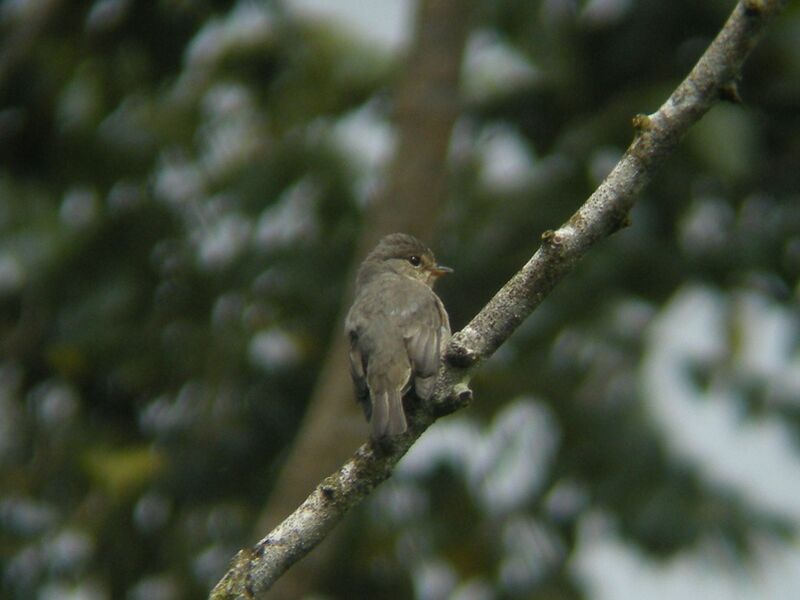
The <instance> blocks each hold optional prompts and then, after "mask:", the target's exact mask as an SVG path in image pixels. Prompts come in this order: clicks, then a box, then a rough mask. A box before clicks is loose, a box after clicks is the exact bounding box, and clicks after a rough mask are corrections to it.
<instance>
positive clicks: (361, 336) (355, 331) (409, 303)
mask: <svg viewBox="0 0 800 600" xmlns="http://www.w3.org/2000/svg"><path fill="white" fill-rule="evenodd" d="M452 271H453V270H452V269H450V268H449V267H444V266H442V265H439V264H437V263H436V259H435V258H434V256H433V252H431V251H430V249H429V248H428V247H427V246H425V244H423V243H422V242H420V241H419V240H418V239H416V238H415V237H412V236H410V235H407V234H405V233H393V234H391V235H387V236H386V237H384V238H383V239H382V240H381V241H380V242H379V243H378V245H377V246H376V247H375V249H374V250H373V251H372V252H371V253H370V254H369V255H368V256H367V258H366V259H364V262H363V263H362V264H361V267H360V268H359V270H358V276H357V278H356V293H355V300H354V301H353V306H352V307H350V312H349V313H348V314H347V319H346V321H345V331H346V333H347V336H348V338H349V340H350V372H351V374H352V376H353V382H354V384H355V388H356V397H357V398H358V401H359V403H360V404H361V406H362V408H363V409H364V414H365V415H366V417H367V420H369V421H371V423H372V437H373V439H379V438H383V437H385V436H393V435H398V434H400V433H403V432H404V431H405V430H406V429H407V427H408V426H407V424H406V415H405V412H404V410H403V396H405V395H406V394H407V393H408V392H409V391H410V390H411V389H412V388H413V390H414V393H415V394H416V395H417V397H419V398H421V399H423V400H427V399H428V398H430V395H431V393H432V392H433V387H434V383H435V382H436V373H437V372H438V370H439V355H440V354H441V351H442V349H443V348H444V347H445V345H446V344H447V341H448V340H449V339H450V321H449V319H448V317H447V312H445V310H444V305H443V304H442V301H441V300H440V299H439V297H438V296H437V295H436V294H435V293H434V292H433V284H434V283H435V282H436V280H437V279H438V278H439V277H441V276H442V275H444V274H446V273H452Z"/></svg>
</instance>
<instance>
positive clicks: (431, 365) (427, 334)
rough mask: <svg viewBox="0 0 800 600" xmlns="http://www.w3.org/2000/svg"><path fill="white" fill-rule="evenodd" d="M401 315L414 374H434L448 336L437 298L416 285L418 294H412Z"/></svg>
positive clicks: (444, 316)
mask: <svg viewBox="0 0 800 600" xmlns="http://www.w3.org/2000/svg"><path fill="white" fill-rule="evenodd" d="M401 317H402V318H401V329H402V332H403V339H404V340H405V343H406V350H407V352H408V357H409V359H410V360H411V364H412V366H413V369H414V374H415V376H417V377H422V378H425V377H431V376H433V375H436V372H437V371H438V370H439V354H440V353H441V351H442V348H443V347H444V345H445V344H446V343H447V340H448V339H449V337H450V323H449V321H448V319H447V313H446V312H445V310H444V307H443V306H442V302H441V300H439V298H438V297H437V296H436V294H434V293H433V290H431V289H430V288H429V287H427V286H425V285H422V284H420V290H419V293H417V294H414V298H413V300H412V301H411V302H409V303H408V305H407V307H406V308H405V310H404V311H403V314H402V315H401Z"/></svg>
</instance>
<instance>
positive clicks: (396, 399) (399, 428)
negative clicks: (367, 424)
mask: <svg viewBox="0 0 800 600" xmlns="http://www.w3.org/2000/svg"><path fill="white" fill-rule="evenodd" d="M406 429H408V425H407V423H406V414H405V411H404V410H403V395H402V394H401V392H400V390H389V391H386V392H381V393H378V394H373V398H372V437H373V438H375V439H379V438H382V437H386V436H392V435H399V434H401V433H403V432H404V431H405V430H406Z"/></svg>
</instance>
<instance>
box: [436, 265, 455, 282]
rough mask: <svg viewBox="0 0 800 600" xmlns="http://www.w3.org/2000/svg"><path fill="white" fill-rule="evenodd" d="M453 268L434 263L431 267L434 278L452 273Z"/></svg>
mask: <svg viewBox="0 0 800 600" xmlns="http://www.w3.org/2000/svg"><path fill="white" fill-rule="evenodd" d="M452 272H453V269H451V268H450V267H445V266H444V265H434V266H433V268H432V269H431V275H432V276H433V278H434V279H438V278H439V277H441V276H442V275H447V274H448V273H452Z"/></svg>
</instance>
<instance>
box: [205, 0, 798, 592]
mask: <svg viewBox="0 0 800 600" xmlns="http://www.w3.org/2000/svg"><path fill="white" fill-rule="evenodd" d="M786 3H787V2H786V0H748V1H743V2H739V3H738V4H737V5H736V7H735V9H734V10H733V13H732V14H731V16H730V17H729V18H728V21H727V22H726V23H725V25H724V27H723V28H722V30H721V31H720V32H719V34H718V35H717V37H716V38H715V39H714V41H713V42H712V43H711V45H710V46H709V48H708V49H707V50H706V52H705V53H704V54H703V56H702V57H701V58H700V60H699V61H698V62H697V64H696V65H695V66H694V68H693V69H692V71H691V73H689V75H688V77H687V78H686V79H685V80H684V81H683V82H682V83H681V84H680V85H679V86H678V88H677V89H676V90H675V91H674V92H673V93H672V95H671V96H670V97H669V98H668V99H667V101H666V102H665V103H664V104H663V105H662V106H661V107H660V108H659V109H658V111H656V112H655V113H653V114H651V115H638V116H636V117H635V118H634V120H633V121H634V123H633V124H634V127H635V129H636V136H635V139H634V140H633V142H632V143H631V145H630V146H629V147H628V149H627V151H626V152H625V154H624V155H623V157H622V158H621V159H620V161H619V162H618V163H617V165H616V166H615V167H614V169H613V170H612V171H611V173H610V174H609V175H608V177H607V178H606V179H605V181H603V183H602V184H601V185H600V187H598V188H597V190H596V191H595V192H594V193H593V194H592V195H591V196H590V197H589V199H588V200H587V201H586V202H585V203H584V204H583V206H581V207H580V209H579V210H578V211H577V212H576V213H575V214H574V215H573V216H572V217H571V218H570V219H569V220H568V221H567V222H566V223H565V224H563V225H562V226H561V227H560V228H559V229H557V230H555V231H547V232H545V233H544V234H543V235H542V243H541V246H540V247H539V249H538V250H537V251H536V253H535V254H534V255H533V257H532V258H531V259H530V260H529V261H528V263H527V264H526V265H525V266H524V267H523V268H522V269H521V270H520V271H519V272H518V273H517V274H516V275H514V277H512V278H511V280H510V281H509V282H508V283H507V284H506V285H505V286H503V288H502V289H501V290H500V291H499V292H497V294H495V296H494V297H493V298H492V299H491V300H490V301H489V303H488V304H487V305H486V306H485V307H484V308H483V309H482V310H481V311H480V312H479V313H478V315H477V316H475V318H474V319H472V321H471V322H470V323H469V324H468V325H467V326H466V327H464V329H462V330H461V331H459V332H458V333H456V334H455V335H454V336H453V339H452V341H451V343H450V345H449V347H448V349H447V351H446V354H445V364H444V365H443V367H442V369H441V370H440V373H439V379H438V382H437V388H436V392H435V394H434V400H433V404H432V405H431V406H430V407H423V409H422V410H418V411H415V413H414V414H412V415H410V417H411V419H410V428H409V431H407V432H406V433H405V434H404V435H402V436H400V437H399V438H397V439H395V440H393V441H392V443H391V444H387V445H386V446H385V447H383V446H382V447H378V446H375V445H373V444H372V443H367V444H364V445H363V446H361V448H359V450H358V451H357V452H356V453H355V455H354V456H353V457H352V458H351V459H350V460H349V461H348V462H347V463H345V465H344V466H342V467H341V468H340V469H339V470H338V471H337V472H336V473H334V474H333V475H331V476H329V477H327V478H326V479H325V480H323V481H322V483H320V484H319V485H318V486H317V488H316V489H315V490H314V492H313V493H312V494H311V495H310V496H309V497H308V498H307V499H306V500H305V502H303V504H301V505H300V507H299V508H298V509H297V510H295V511H294V512H293V513H292V514H291V515H290V516H289V517H288V518H287V519H286V520H285V521H283V523H281V524H280V525H279V526H278V527H276V528H275V529H273V530H272V531H271V532H270V533H269V534H268V535H267V536H266V537H265V538H263V539H262V540H261V541H260V542H258V543H257V544H256V545H255V546H254V547H253V548H250V549H245V550H241V551H240V552H239V553H238V554H237V555H236V557H235V558H234V560H233V564H232V565H231V568H230V569H229V570H228V572H227V573H226V574H225V576H224V577H223V578H222V580H221V581H220V582H219V583H218V584H217V586H216V587H215V588H214V590H213V591H212V592H211V596H210V598H211V600H220V599H243V598H256V597H260V596H262V595H263V594H264V593H265V592H266V591H267V590H268V589H269V588H270V586H271V585H272V584H273V583H274V582H275V581H276V580H277V579H278V578H279V577H280V576H281V575H282V574H283V573H284V572H285V571H286V570H287V569H288V568H289V567H290V566H291V565H292V564H293V563H295V562H296V561H298V560H299V559H301V558H302V557H303V556H305V555H306V554H307V553H308V552H309V551H310V550H311V549H312V548H314V546H315V545H316V544H318V543H319V542H320V541H321V540H322V539H323V538H324V537H325V536H326V535H327V534H328V532H329V531H330V530H331V529H333V527H334V526H335V525H336V524H337V523H338V522H339V520H340V519H341V518H342V516H343V515H344V514H345V513H346V512H347V511H348V510H350V509H351V508H353V507H354V506H355V505H356V504H358V503H359V502H360V501H361V500H363V499H364V498H365V497H366V496H367V495H369V494H370V493H371V491H372V490H373V489H374V488H375V486H377V485H378V484H380V483H381V482H382V481H384V480H385V479H387V478H388V477H389V476H390V474H391V472H392V470H393V468H394V466H395V465H396V464H397V462H398V461H399V460H400V459H401V458H402V457H403V455H404V454H405V453H406V452H407V451H408V449H409V448H410V447H411V446H412V445H413V443H414V442H415V441H416V440H417V438H418V437H419V436H420V435H421V434H422V432H423V431H425V430H426V429H427V428H428V427H429V426H430V425H431V424H432V423H433V422H434V421H435V420H436V419H437V418H438V417H440V416H441V415H442V414H445V413H449V412H452V411H454V410H458V409H459V408H462V407H464V406H465V405H466V404H468V403H469V401H470V400H471V396H472V394H471V392H470V391H469V389H468V388H467V387H466V385H465V384H464V383H463V382H464V380H465V378H466V377H467V375H468V372H469V370H470V369H472V368H474V366H475V365H476V363H478V362H479V361H480V360H482V359H486V358H488V357H490V356H491V355H492V354H493V353H494V352H495V351H496V350H497V349H498V348H499V347H500V346H501V345H502V344H503V343H504V342H505V341H506V340H507V339H508V337H509V336H510V335H511V333H513V331H514V330H515V329H516V328H517V327H518V326H519V325H520V323H522V321H523V320H524V319H525V318H527V316H528V315H529V314H530V313H531V312H532V311H533V310H534V309H535V308H536V307H537V306H538V305H539V304H540V303H541V302H542V300H543V299H544V298H545V297H546V296H547V294H549V293H550V291H551V290H552V289H553V288H554V287H555V285H556V284H557V283H558V282H559V281H560V280H561V279H562V278H563V277H564V276H565V275H566V274H567V273H569V272H570V271H571V270H572V268H573V267H574V266H575V264H576V263H577V261H578V260H579V259H580V258H581V257H582V256H583V255H584V254H585V253H586V252H587V251H588V249H589V248H590V247H591V246H592V245H593V244H595V243H596V242H598V241H599V240H601V239H604V238H606V237H608V236H609V235H611V234H612V233H614V232H615V231H617V230H618V229H620V228H621V227H624V226H626V225H627V224H628V211H629V210H630V209H631V207H632V206H633V202H634V199H635V197H636V194H637V193H638V192H639V191H640V190H641V189H642V188H643V187H644V186H645V185H646V184H647V183H648V182H649V181H650V179H651V178H652V176H653V173H654V171H655V170H656V169H657V168H658V167H659V166H660V165H661V164H662V163H663V162H664V160H665V159H666V157H667V156H668V155H669V154H670V152H671V151H672V150H673V149H674V148H675V146H676V145H677V144H678V142H679V141H680V139H681V138H682V137H683V135H684V134H685V133H686V132H687V131H688V129H689V127H691V126H692V125H693V124H694V123H695V122H697V121H698V120H699V119H700V117H701V116H703V114H705V112H706V111H707V110H708V109H709V108H710V107H711V106H712V105H714V104H715V103H716V102H717V101H718V100H720V99H722V98H728V99H729V98H736V97H737V93H736V88H735V86H736V81H737V79H738V77H739V74H740V71H741V67H742V65H743V63H744V61H745V59H746V58H747V56H748V54H749V52H750V50H751V49H752V48H753V46H754V45H755V43H756V42H757V40H758V38H759V36H760V34H761V33H762V32H763V30H764V29H765V27H766V25H767V23H768V22H769V21H770V19H772V18H773V17H774V16H775V15H777V14H778V13H779V12H780V10H781V9H782V8H783V7H784V6H785V4H786Z"/></svg>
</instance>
